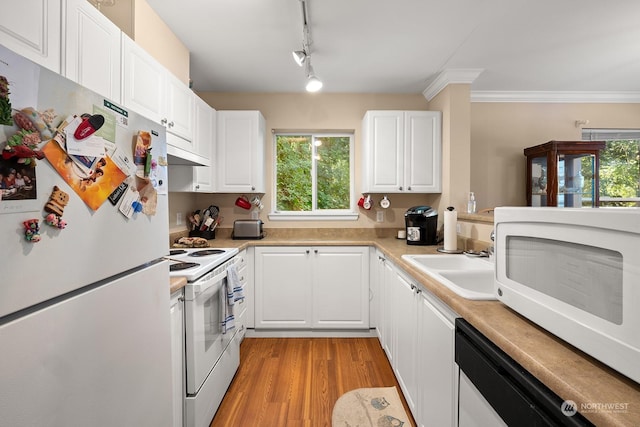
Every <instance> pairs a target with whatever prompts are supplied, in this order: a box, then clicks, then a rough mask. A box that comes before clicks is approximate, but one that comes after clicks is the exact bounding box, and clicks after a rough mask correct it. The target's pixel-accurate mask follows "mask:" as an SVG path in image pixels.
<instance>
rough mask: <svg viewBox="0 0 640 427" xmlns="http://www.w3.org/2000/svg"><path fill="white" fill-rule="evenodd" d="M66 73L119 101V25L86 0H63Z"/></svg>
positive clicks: (77, 81)
mask: <svg viewBox="0 0 640 427" xmlns="http://www.w3.org/2000/svg"><path fill="white" fill-rule="evenodd" d="M65 6H66V8H65V14H64V15H65V16H66V21H65V24H66V25H65V31H64V67H63V68H64V70H63V74H64V75H65V77H67V78H69V79H71V80H73V81H74V82H76V83H79V84H81V85H83V86H85V87H87V88H89V89H91V90H93V91H94V92H97V93H99V94H100V95H102V96H104V97H106V98H108V99H110V100H112V101H114V102H117V103H120V102H121V100H120V95H121V94H120V82H121V68H120V64H121V53H120V51H121V40H120V39H121V34H122V32H121V31H120V29H119V28H118V27H117V26H116V25H115V24H114V23H113V22H111V21H110V20H109V19H108V18H107V17H106V16H104V15H103V14H102V13H100V11H98V9H96V8H95V7H93V6H92V5H91V4H90V3H89V2H87V1H86V0H65Z"/></svg>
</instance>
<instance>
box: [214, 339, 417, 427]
mask: <svg viewBox="0 0 640 427" xmlns="http://www.w3.org/2000/svg"><path fill="white" fill-rule="evenodd" d="M390 386H396V387H397V389H398V392H399V394H400V396H401V397H402V392H400V386H399V385H398V382H397V380H396V378H395V376H394V374H393V370H392V369H391V365H390V364H389V361H388V360H387V358H386V355H385V354H384V350H383V349H382V347H381V346H380V344H379V342H378V339H377V338H245V339H244V341H243V342H242V344H241V346H240V368H239V369H238V372H237V373H236V376H235V378H234V380H233V382H232V383H231V386H230V387H229V390H228V392H227V394H226V396H225V397H224V400H223V401H222V403H221V405H220V408H218V412H217V413H216V416H215V418H214V419H213V421H212V422H211V427H323V426H327V427H330V426H331V413H332V410H333V405H334V403H335V402H336V400H337V399H338V397H340V396H341V395H342V394H343V393H345V392H347V391H349V390H353V389H356V388H363V387H390ZM402 402H403V404H404V406H405V411H406V412H407V414H408V415H409V416H411V412H410V411H409V408H408V407H407V405H406V402H405V401H404V397H402ZM411 426H415V423H414V421H413V420H411ZM407 427H408V426H407Z"/></svg>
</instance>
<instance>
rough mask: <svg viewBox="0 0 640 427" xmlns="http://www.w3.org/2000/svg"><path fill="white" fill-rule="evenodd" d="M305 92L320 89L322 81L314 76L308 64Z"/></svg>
mask: <svg viewBox="0 0 640 427" xmlns="http://www.w3.org/2000/svg"><path fill="white" fill-rule="evenodd" d="M306 89H307V92H317V91H319V90H320V89H322V81H321V80H320V79H319V78H318V76H316V73H315V72H314V71H313V67H312V66H311V64H309V66H308V68H307V86H306Z"/></svg>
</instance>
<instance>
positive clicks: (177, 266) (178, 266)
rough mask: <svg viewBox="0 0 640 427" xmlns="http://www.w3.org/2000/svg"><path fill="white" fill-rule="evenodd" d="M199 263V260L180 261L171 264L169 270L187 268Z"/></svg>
mask: <svg viewBox="0 0 640 427" xmlns="http://www.w3.org/2000/svg"><path fill="white" fill-rule="evenodd" d="M199 265H200V264H198V263H197V262H178V263H176V264H171V265H170V266H169V271H179V270H186V269H188V268H193V267H197V266H199Z"/></svg>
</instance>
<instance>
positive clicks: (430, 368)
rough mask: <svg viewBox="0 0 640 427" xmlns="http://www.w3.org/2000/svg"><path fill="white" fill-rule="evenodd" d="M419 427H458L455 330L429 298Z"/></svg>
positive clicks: (424, 305)
mask: <svg viewBox="0 0 640 427" xmlns="http://www.w3.org/2000/svg"><path fill="white" fill-rule="evenodd" d="M418 320H419V321H418V324H417V329H418V331H419V332H418V333H419V336H418V343H419V344H418V351H417V354H419V355H420V368H419V371H418V381H419V383H420V394H419V396H420V397H419V403H418V407H419V409H418V417H417V418H416V421H417V422H418V427H427V426H452V427H453V426H454V425H455V412H456V411H455V410H456V402H457V399H456V390H457V388H456V383H457V381H456V369H455V367H456V365H455V360H454V350H455V347H454V338H455V327H454V324H453V319H448V318H447V316H445V315H444V314H442V313H441V312H440V310H438V308H436V307H435V305H434V304H433V303H431V302H430V301H429V300H428V298H427V297H426V295H425V293H422V296H421V297H420V299H419V307H418Z"/></svg>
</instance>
